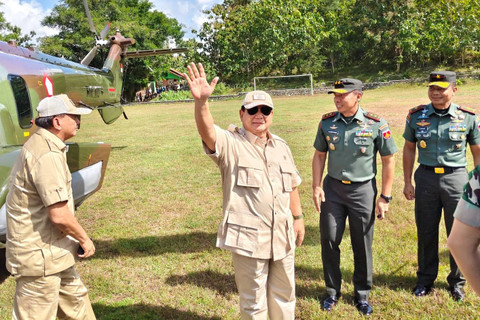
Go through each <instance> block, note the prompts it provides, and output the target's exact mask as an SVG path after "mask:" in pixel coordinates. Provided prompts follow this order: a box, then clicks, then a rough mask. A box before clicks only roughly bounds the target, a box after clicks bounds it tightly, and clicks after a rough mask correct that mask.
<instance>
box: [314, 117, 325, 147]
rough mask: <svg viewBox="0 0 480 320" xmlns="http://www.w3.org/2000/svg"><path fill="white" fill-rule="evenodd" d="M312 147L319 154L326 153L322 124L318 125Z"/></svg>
mask: <svg viewBox="0 0 480 320" xmlns="http://www.w3.org/2000/svg"><path fill="white" fill-rule="evenodd" d="M313 146H314V147H315V149H317V150H318V151H320V152H327V151H328V145H327V139H326V138H325V134H324V133H323V130H322V122H320V124H319V125H318V130H317V136H316V137H315V142H314V143H313Z"/></svg>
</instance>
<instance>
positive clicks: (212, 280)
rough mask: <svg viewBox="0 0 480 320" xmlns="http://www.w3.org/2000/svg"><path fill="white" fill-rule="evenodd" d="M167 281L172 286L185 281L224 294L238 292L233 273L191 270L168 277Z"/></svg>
mask: <svg viewBox="0 0 480 320" xmlns="http://www.w3.org/2000/svg"><path fill="white" fill-rule="evenodd" d="M165 283H166V284H168V285H170V286H178V285H182V284H184V283H188V284H194V285H196V286H197V287H202V288H208V289H211V290H215V291H217V292H218V293H219V294H221V295H222V296H226V295H230V294H234V293H236V292H237V286H236V284H235V276H234V275H233V274H232V275H229V274H224V273H219V272H215V271H211V270H205V271H198V272H191V273H189V274H188V275H173V276H170V277H168V278H167V279H166V280H165Z"/></svg>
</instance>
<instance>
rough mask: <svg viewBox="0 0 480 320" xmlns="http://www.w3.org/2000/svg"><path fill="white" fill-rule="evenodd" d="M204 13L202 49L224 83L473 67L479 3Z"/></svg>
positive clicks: (263, 0)
mask: <svg viewBox="0 0 480 320" xmlns="http://www.w3.org/2000/svg"><path fill="white" fill-rule="evenodd" d="M207 12H208V14H209V15H210V18H211V19H212V22H211V23H205V24H204V25H203V27H202V29H201V30H200V32H199V33H198V34H199V37H200V39H201V40H202V44H201V45H200V47H201V48H202V49H203V54H204V56H205V58H208V59H209V60H210V61H211V63H212V64H213V66H214V68H215V69H216V70H217V71H218V73H219V75H221V76H222V78H223V79H224V81H227V82H228V83H239V82H243V83H248V82H249V81H251V79H252V78H253V77H254V76H265V75H286V74H300V73H313V74H314V76H316V77H317V78H318V77H320V75H321V74H324V73H325V71H327V70H330V71H331V73H330V76H329V77H330V78H332V77H337V76H338V75H339V74H341V75H344V74H345V73H346V72H351V69H352V68H356V67H362V68H369V69H370V73H375V72H378V71H389V72H390V71H395V72H397V73H399V72H404V71H406V70H409V69H424V68H428V69H433V68H435V67H437V66H440V65H444V66H446V67H447V68H449V69H451V68H452V67H453V68H456V67H458V66H462V67H464V66H466V65H478V59H479V52H480V49H479V42H478V41H479V40H478V39H479V38H480V24H479V19H480V6H479V5H478V0H459V1H447V0H442V1H437V2H435V3H432V1H429V0H408V1H402V0H387V1H377V0H305V1H302V0H292V1H288V0H260V1H234V0H228V1H224V3H223V4H219V5H216V6H214V7H213V8H212V9H211V10H209V11H207Z"/></svg>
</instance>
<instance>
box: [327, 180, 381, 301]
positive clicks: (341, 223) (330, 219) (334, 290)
mask: <svg viewBox="0 0 480 320" xmlns="http://www.w3.org/2000/svg"><path fill="white" fill-rule="evenodd" d="M323 190H324V192H325V202H322V204H321V213H320V238H321V244H322V262H323V273H324V277H325V286H326V288H327V295H329V296H337V297H338V296H340V292H341V291H340V290H341V283H342V274H341V272H340V248H339V246H340V243H341V242H342V236H343V233H344V231H345V223H346V219H347V218H348V223H349V227H350V240H351V243H352V249H353V257H354V268H355V269H354V272H353V285H354V290H355V298H356V299H359V300H368V295H369V293H370V290H371V289H372V263H373V262H372V242H373V225H374V222H375V199H376V196H377V186H376V182H375V179H372V180H369V181H366V182H362V183H352V184H343V183H342V182H341V181H338V180H335V179H333V178H331V177H329V176H326V177H325V180H324V182H323Z"/></svg>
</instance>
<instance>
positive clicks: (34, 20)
mask: <svg viewBox="0 0 480 320" xmlns="http://www.w3.org/2000/svg"><path fill="white" fill-rule="evenodd" d="M0 10H1V11H2V12H3V13H4V14H3V16H4V18H5V20H6V21H7V22H9V23H11V24H13V25H15V26H17V27H19V28H20V29H21V30H22V32H23V33H24V34H28V33H29V32H30V31H35V32H36V36H35V37H44V36H51V35H54V34H56V33H58V30H56V29H53V28H49V27H45V26H42V25H41V21H42V20H43V18H45V16H47V15H49V14H50V12H51V9H47V10H45V9H44V8H43V7H42V5H41V4H40V3H39V2H38V1H36V0H23V1H20V0H8V4H7V3H5V2H4V4H3V6H1V7H0Z"/></svg>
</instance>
